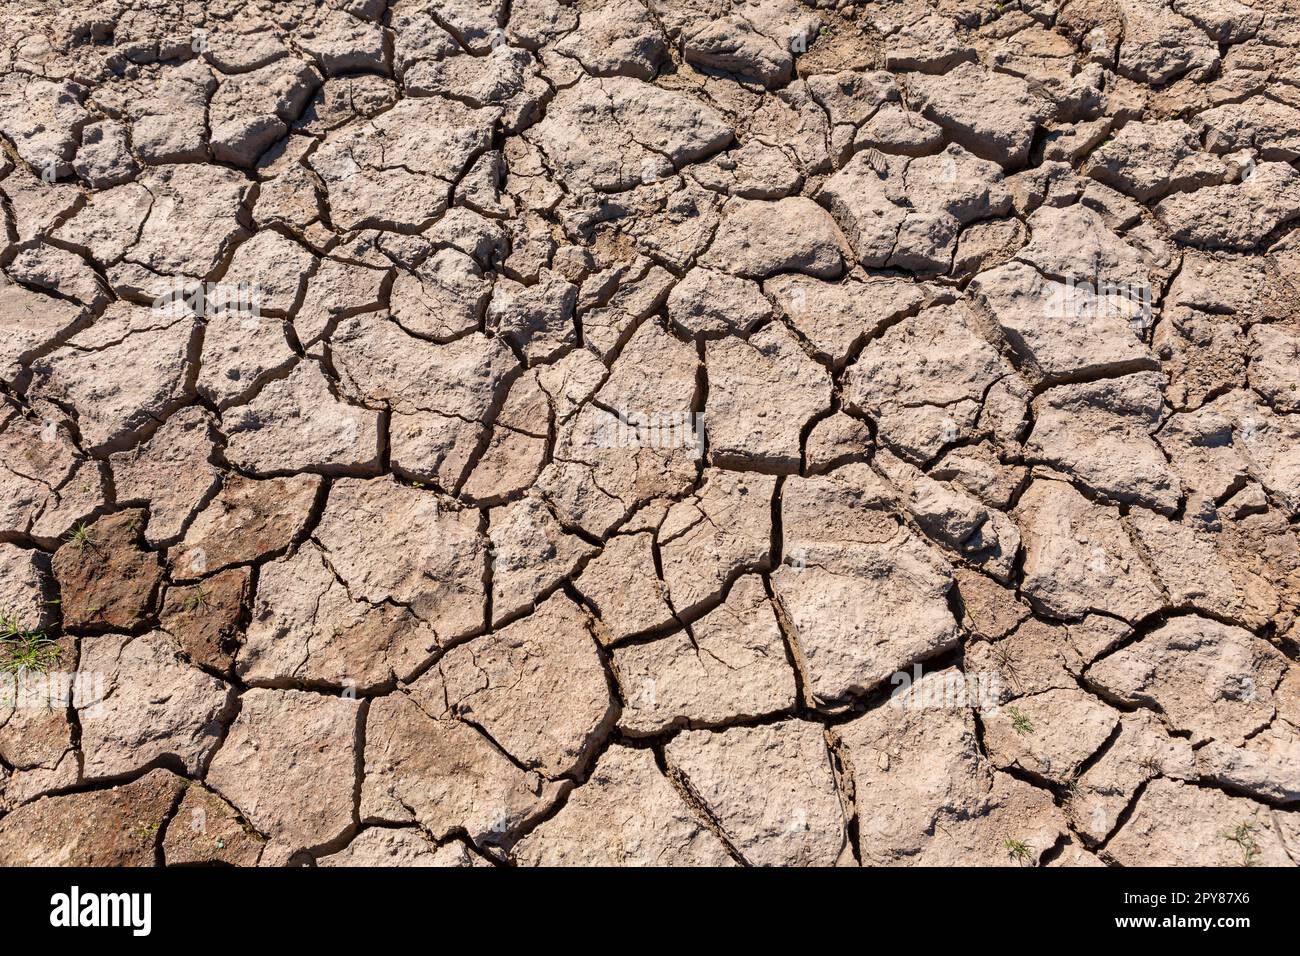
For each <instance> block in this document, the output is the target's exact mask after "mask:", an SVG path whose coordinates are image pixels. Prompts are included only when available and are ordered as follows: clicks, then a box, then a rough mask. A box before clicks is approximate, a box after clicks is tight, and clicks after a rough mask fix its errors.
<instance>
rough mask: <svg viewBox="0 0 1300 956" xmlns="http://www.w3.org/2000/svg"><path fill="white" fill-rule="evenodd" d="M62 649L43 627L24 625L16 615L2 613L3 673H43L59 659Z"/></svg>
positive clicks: (0, 666) (0, 649)
mask: <svg viewBox="0 0 1300 956" xmlns="http://www.w3.org/2000/svg"><path fill="white" fill-rule="evenodd" d="M62 654H63V650H62V649H61V648H60V647H59V645H58V644H55V643H54V642H53V641H52V640H50V638H49V637H48V636H47V635H46V633H45V632H44V631H43V630H37V629H35V628H29V627H25V626H23V624H22V623H20V622H19V620H18V618H17V617H11V616H10V615H8V614H0V674H21V673H24V672H28V671H31V672H36V673H40V674H43V673H45V672H46V671H48V670H49V669H50V668H51V667H53V666H54V665H55V664H57V663H58V662H59V658H60V657H61V656H62Z"/></svg>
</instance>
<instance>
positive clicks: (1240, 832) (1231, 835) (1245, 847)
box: [1223, 822, 1259, 866]
mask: <svg viewBox="0 0 1300 956" xmlns="http://www.w3.org/2000/svg"><path fill="white" fill-rule="evenodd" d="M1223 838H1224V839H1225V840H1229V841H1231V842H1233V843H1235V844H1237V846H1239V847H1241V865H1242V866H1254V865H1255V857H1257V856H1259V844H1258V843H1256V842H1255V824H1253V823H1244V822H1243V823H1238V824H1237V825H1236V826H1235V827H1233V828H1232V829H1231V830H1229V831H1228V832H1227V833H1225V834H1224V835H1223Z"/></svg>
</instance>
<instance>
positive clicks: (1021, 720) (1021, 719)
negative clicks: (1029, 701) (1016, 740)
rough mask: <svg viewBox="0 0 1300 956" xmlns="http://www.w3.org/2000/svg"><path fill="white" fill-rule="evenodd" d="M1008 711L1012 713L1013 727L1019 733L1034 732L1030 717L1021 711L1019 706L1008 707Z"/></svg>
mask: <svg viewBox="0 0 1300 956" xmlns="http://www.w3.org/2000/svg"><path fill="white" fill-rule="evenodd" d="M1007 712H1008V713H1009V714H1011V729H1012V730H1014V731H1015V732H1016V733H1018V734H1022V735H1023V734H1032V733H1033V732H1034V725H1033V723H1032V722H1031V721H1030V719H1029V718H1028V717H1026V716H1025V715H1024V714H1022V713H1021V712H1020V708H1018V707H1008V708H1007Z"/></svg>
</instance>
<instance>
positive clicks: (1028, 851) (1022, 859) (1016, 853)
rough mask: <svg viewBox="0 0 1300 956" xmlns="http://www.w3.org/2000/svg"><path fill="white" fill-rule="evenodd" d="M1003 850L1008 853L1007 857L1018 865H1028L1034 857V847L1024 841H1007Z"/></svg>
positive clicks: (1003, 845)
mask: <svg viewBox="0 0 1300 956" xmlns="http://www.w3.org/2000/svg"><path fill="white" fill-rule="evenodd" d="M1002 848H1003V849H1004V850H1006V851H1007V856H1009V857H1011V859H1013V860H1015V861H1016V862H1017V863H1027V862H1029V860H1030V858H1032V857H1033V855H1034V851H1033V847H1031V846H1030V845H1029V844H1028V843H1026V842H1025V841H1024V840H1010V839H1009V840H1006V841H1004V842H1003V844H1002Z"/></svg>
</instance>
